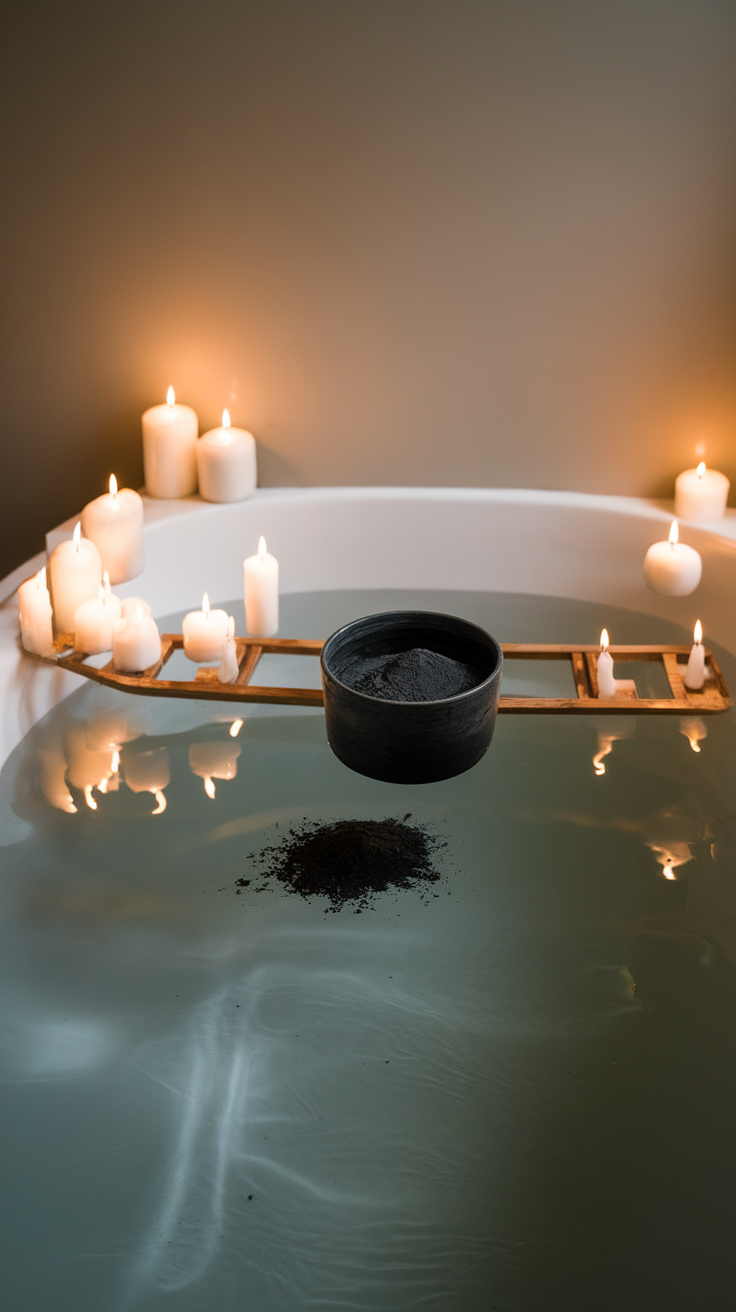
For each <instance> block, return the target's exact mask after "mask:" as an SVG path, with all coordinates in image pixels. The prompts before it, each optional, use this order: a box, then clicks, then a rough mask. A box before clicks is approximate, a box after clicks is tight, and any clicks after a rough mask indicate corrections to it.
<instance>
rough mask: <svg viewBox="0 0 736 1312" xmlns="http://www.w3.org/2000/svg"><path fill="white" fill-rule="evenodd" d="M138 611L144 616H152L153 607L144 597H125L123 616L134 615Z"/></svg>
mask: <svg viewBox="0 0 736 1312" xmlns="http://www.w3.org/2000/svg"><path fill="white" fill-rule="evenodd" d="M136 610H140V611H141V612H142V614H143V615H150V614H151V607H150V606H149V604H148V602H147V601H144V600H143V598H142V597H125V599H124V601H123V615H133V614H134V613H135V611H136Z"/></svg>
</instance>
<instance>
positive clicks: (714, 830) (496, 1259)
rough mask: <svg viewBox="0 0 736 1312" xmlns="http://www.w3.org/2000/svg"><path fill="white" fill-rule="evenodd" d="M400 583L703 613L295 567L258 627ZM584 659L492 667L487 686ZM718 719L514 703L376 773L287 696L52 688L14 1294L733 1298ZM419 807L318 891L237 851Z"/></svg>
mask: <svg viewBox="0 0 736 1312" xmlns="http://www.w3.org/2000/svg"><path fill="white" fill-rule="evenodd" d="M213 604H215V601H214V599H213ZM217 604H223V605H225V607H226V609H228V610H229V611H230V612H231V613H233V614H234V615H235V617H236V631H237V632H243V631H244V628H243V615H242V604H235V603H228V602H227V601H225V602H224V603H223V602H218V603H217ZM688 604H689V603H683V606H684V607H685V606H687V605H688ZM412 606H414V607H417V608H421V609H430V610H439V611H447V612H451V613H453V614H457V615H461V616H463V617H465V618H467V619H469V620H472V621H474V622H476V623H478V624H481V625H482V626H483V627H484V628H486V629H487V630H488V631H489V632H491V633H492V634H493V635H494V637H496V638H497V639H498V640H499V641H502V642H510V641H519V642H524V641H527V642H529V641H537V642H575V641H579V642H595V641H596V640H597V637H598V634H599V632H600V629H601V628H602V627H603V625H604V624H605V625H606V627H607V628H608V630H609V633H610V635H611V641H612V642H613V643H616V642H621V643H627V642H629V643H630V642H656V641H662V642H673V641H674V642H685V641H687V635H688V633H689V632H691V626H692V619H693V618H694V614H693V615H691V614H690V610H688V611H687V613H685V611H684V612H683V627H682V628H679V627H677V626H674V625H671V624H667V623H665V622H663V621H660V620H656V619H654V618H651V617H647V616H644V615H639V614H635V613H633V612H629V611H623V610H618V611H617V610H616V609H615V608H613V607H610V606H609V607H606V608H605V611H604V610H603V609H602V608H601V607H598V606H595V605H592V604H587V603H578V602H570V601H562V600H558V599H554V598H542V597H516V596H510V595H506V594H496V595H494V594H480V593H439V592H437V593H433V592H414V593H409V592H405V591H402V592H399V591H394V592H381V593H378V592H355V593H331V594H326V593H324V594H320V593H314V594H303V595H300V596H293V597H285V598H283V599H282V611H283V623H282V629H281V634H282V636H292V637H326V636H327V635H328V634H329V633H330V632H331V631H332V630H334V629H335V628H337V627H338V626H339V625H340V624H342V623H345V622H347V621H348V620H350V619H353V618H356V617H358V616H360V615H364V614H370V613H371V612H375V611H380V610H388V609H402V608H405V607H412ZM180 618H181V617H180V616H175V617H169V619H168V620H167V621H166V622H164V623H162V625H161V627H162V628H164V629H174V628H176V627H178V626H179V620H180ZM706 640H707V635H706ZM717 654H718V657H719V661H720V662H721V668H722V669H723V672H724V674H725V677H726V681H727V682H728V683H729V685H730V686H731V688H734V687H736V662H734V661H733V660H732V659H731V658H730V657H728V656H726V655H724V654H722V653H720V652H719V653H717ZM177 659H179V658H177ZM180 659H181V660H182V661H183V660H184V658H183V657H181V658H180ZM189 669H191V666H190V667H189ZM622 672H623V671H622ZM625 672H626V673H629V671H628V670H627V671H625ZM172 673H173V669H172ZM636 677H637V679H638V680H639V687H640V692H641V693H642V694H643V695H646V694H647V693H649V694H650V695H652V694H655V695H656V693H657V692H658V691H659V689H658V688H655V687H651V688H650V686H649V685H646V684H645V680H647V679H648V680H650V681H651V680H656V678H657V677H658V676H657V671H656V668H655V667H651V666H642V667H641V669H640V670H637V672H636ZM256 681H257V682H258V683H268V682H272V683H291V684H308V685H310V686H318V684H319V672H318V664H317V662H316V661H315V660H311V659H309V658H287V657H268V658H264V660H263V662H262V665H261V667H260V668H259V672H258V674H257V676H256ZM572 686H573V685H572V675H571V673H570V672H569V671H568V669H567V667H566V666H565V665H563V664H560V663H550V664H548V665H547V664H543V663H540V662H529V665H528V667H527V666H525V665H524V664H523V663H510V664H509V665H508V666H507V668H506V673H505V676H504V684H503V688H502V692H505V693H510V692H515V693H518V694H521V693H529V694H534V693H537V694H541V695H545V694H546V695H552V696H554V695H565V693H566V692H567V691H569V690H571V689H572ZM238 720H242V724H240V725H238V724H237V721H238ZM735 748H736V734H735V728H734V716H733V713H731V712H729V713H727V714H724V715H720V716H711V717H702V718H698V717H697V716H694V717H686V718H679V717H677V716H673V717H669V716H640V717H630V716H613V717H609V716H601V717H587V716H575V715H560V716H558V715H552V716H543V715H534V716H514V715H502V716H499V719H498V722H497V725H496V731H495V736H494V740H493V743H492V745H491V748H490V750H489V752H488V754H487V755H486V757H485V758H484V759H483V761H481V762H480V764H479V765H477V766H476V767H475V768H474V769H473V770H471V771H469V772H468V773H467V774H465V775H461V776H459V777H457V778H455V779H450V780H447V781H445V782H443V783H437V784H431V785H424V786H414V787H412V786H406V787H399V786H396V785H391V784H384V783H379V782H376V781H374V780H370V779H365V778H363V777H361V776H359V775H357V774H354V773H352V772H350V771H349V770H347V769H345V768H344V767H343V766H342V765H341V764H340V763H339V762H338V761H337V760H336V758H335V757H334V756H333V755H332V754H331V752H330V750H329V748H328V746H327V741H326V738H325V730H324V719H323V716H322V713H321V712H320V711H315V710H313V709H309V708H292V709H289V708H283V707H265V706H262V707H257V706H254V707H248V706H240V707H236V706H233V705H232V704H230V705H228V704H225V703H205V702H201V703H200V702H191V701H175V700H164V699H161V700H157V699H151V698H140V697H132V696H128V695H125V694H122V693H118V692H116V691H113V690H109V689H104V688H100V687H97V686H95V685H93V684H89V685H85V686H84V687H83V688H82V689H81V690H80V691H79V692H77V693H75V694H74V695H73V696H71V697H69V698H68V699H67V700H66V701H64V702H63V703H61V704H60V705H59V706H58V707H57V708H56V709H55V710H54V711H52V712H51V713H50V714H49V715H48V716H47V717H46V718H45V720H43V721H42V722H41V723H40V724H39V725H37V726H36V728H35V729H34V730H33V731H32V732H31V733H30V734H29V735H28V736H27V737H26V739H25V740H24V741H23V742H22V743H21V745H20V746H19V747H18V748H17V750H16V752H15V753H14V755H13V756H12V757H11V759H10V761H9V762H8V763H7V765H6V767H5V769H4V771H3V773H2V775H1V776H0V811H1V812H2V816H1V819H2V839H3V842H4V844H5V846H4V847H3V849H2V877H1V880H0V898H1V900H2V917H1V919H0V926H1V929H0V933H1V935H2V944H1V951H0V963H1V964H0V988H1V991H2V1010H1V1012H0V1080H1V1082H0V1124H1V1125H2V1127H3V1133H2V1135H1V1136H0V1196H1V1197H2V1202H3V1244H2V1268H3V1273H2V1276H1V1277H0V1288H1V1289H2V1294H3V1304H4V1306H5V1307H7V1308H9V1309H10V1308H12V1309H13V1312H37V1310H39V1312H40V1310H41V1309H43V1312H47V1310H49V1309H52V1308H53V1309H61V1310H63V1312H80V1309H90V1312H92V1309H94V1312H164V1310H167V1312H169V1310H170V1312H203V1310H204V1309H207V1310H209V1309H212V1310H214V1309H217V1312H236V1310H237V1312H295V1309H302V1308H304V1309H306V1308H313V1309H316V1310H319V1312H321V1310H322V1309H330V1310H331V1312H332V1310H335V1312H354V1310H356V1309H359V1310H360V1312H407V1309H412V1308H416V1309H433V1310H436V1312H496V1310H497V1312H532V1309H537V1308H539V1309H544V1310H545V1312H550V1310H554V1312H557V1310H558V1309H559V1312H563V1309H564V1312H593V1310H595V1312H645V1309H646V1312H652V1310H653V1309H654V1310H658V1309H665V1308H666V1309H667V1310H668V1312H679V1310H680V1309H681V1310H682V1312H692V1310H693V1309H695V1308H704V1309H705V1308H707V1309H714V1310H715V1309H721V1308H723V1309H726V1308H731V1307H732V1306H733V1305H734V1302H735V1301H736V1261H735V1259H734V1257H733V1234H734V1226H735V1223H736V1215H735V1213H736V1190H734V1179H736V973H735V971H734V954H735V952H736V751H735ZM407 815H409V816H411V822H412V823H416V824H419V825H423V826H427V827H428V828H429V829H430V830H431V832H432V833H434V834H436V835H437V836H438V837H439V838H441V839H442V840H444V841H446V843H447V846H446V847H444V848H442V849H440V850H439V854H438V857H437V862H438V864H437V868H438V870H439V871H440V873H441V879H440V881H439V882H438V883H437V884H431V885H428V886H425V887H424V888H417V889H414V890H400V891H393V892H390V893H387V894H385V895H380V896H378V897H376V899H375V900H374V902H373V905H372V907H371V908H370V909H367V910H363V911H362V912H361V913H360V914H355V910H356V908H353V907H351V906H350V905H347V906H345V907H343V909H342V910H341V911H339V912H338V913H337V914H325V909H326V903H325V902H320V900H319V899H313V900H311V901H309V900H304V899H302V898H300V897H298V896H294V895H293V894H290V893H289V892H288V891H287V890H285V889H284V888H283V887H282V886H280V885H278V884H276V883H272V884H271V885H269V886H268V887H266V888H265V889H264V886H263V883H262V881H261V880H259V878H258V869H259V868H258V867H257V863H256V858H257V857H258V854H259V853H260V852H261V851H262V850H263V849H264V848H265V847H266V846H268V845H269V844H273V843H274V842H278V841H279V839H280V837H281V836H283V835H284V834H285V832H287V831H288V828H289V827H290V826H291V825H294V824H300V823H302V822H303V821H304V819H305V818H306V819H307V820H309V821H312V822H316V823H329V822H333V821H336V820H344V819H361V820H365V819H371V820H382V819H385V818H387V817H393V818H397V819H402V818H403V817H405V816H407ZM251 876H252V879H251V883H250V884H248V885H245V886H243V885H242V884H241V885H238V884H237V881H238V880H243V879H249V878H251Z"/></svg>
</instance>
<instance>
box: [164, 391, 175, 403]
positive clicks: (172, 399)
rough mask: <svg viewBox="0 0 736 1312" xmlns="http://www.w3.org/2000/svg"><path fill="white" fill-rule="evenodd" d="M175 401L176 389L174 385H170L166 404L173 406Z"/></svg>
mask: <svg viewBox="0 0 736 1312" xmlns="http://www.w3.org/2000/svg"><path fill="white" fill-rule="evenodd" d="M175 401H176V397H175V395H174V389H173V387H170V388H169V390H168V392H167V393H166V404H167V405H168V406H172V405H174V403H175Z"/></svg>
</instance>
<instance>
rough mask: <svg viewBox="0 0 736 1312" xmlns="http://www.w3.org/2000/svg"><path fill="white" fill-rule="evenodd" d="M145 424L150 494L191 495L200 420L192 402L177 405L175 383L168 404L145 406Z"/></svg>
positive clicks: (145, 464)
mask: <svg viewBox="0 0 736 1312" xmlns="http://www.w3.org/2000/svg"><path fill="white" fill-rule="evenodd" d="M141 423H142V425H143V472H144V477H145V480H146V492H147V493H148V495H149V497H158V498H163V499H164V500H166V499H169V498H171V497H188V496H190V495H191V493H192V492H196V491H197V452H196V446H197V433H198V432H199V420H198V419H197V412H196V410H192V408H191V406H189V405H177V404H176V398H175V396H174V389H173V387H170V388H169V391H168V394H167V397H166V405H154V406H152V407H151V409H150V410H146V412H145V414H144V415H143V418H142V420H141Z"/></svg>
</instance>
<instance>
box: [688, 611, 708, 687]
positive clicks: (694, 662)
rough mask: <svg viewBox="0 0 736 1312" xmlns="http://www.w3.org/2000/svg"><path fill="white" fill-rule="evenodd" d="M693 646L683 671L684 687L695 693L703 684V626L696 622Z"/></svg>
mask: <svg viewBox="0 0 736 1312" xmlns="http://www.w3.org/2000/svg"><path fill="white" fill-rule="evenodd" d="M693 639H694V641H693V645H692V647H691V648H690V655H689V656H688V661H687V669H686V670H685V687H686V688H690V689H691V691H692V692H697V691H698V689H699V688H702V686H703V684H704V683H705V647H704V646H703V626H702V624H701V623H700V620H698V622H697V624H696V625H695V632H694V633H693Z"/></svg>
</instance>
